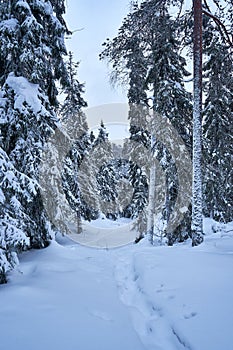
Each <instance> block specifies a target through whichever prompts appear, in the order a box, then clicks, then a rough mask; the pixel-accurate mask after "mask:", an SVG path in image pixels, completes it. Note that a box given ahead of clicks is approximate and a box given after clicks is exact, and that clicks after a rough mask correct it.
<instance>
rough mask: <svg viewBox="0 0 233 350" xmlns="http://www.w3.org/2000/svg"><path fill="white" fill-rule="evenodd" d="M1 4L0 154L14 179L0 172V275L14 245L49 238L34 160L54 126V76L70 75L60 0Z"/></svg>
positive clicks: (12, 261) (25, 245) (16, 248)
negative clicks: (1, 263)
mask: <svg viewBox="0 0 233 350" xmlns="http://www.w3.org/2000/svg"><path fill="white" fill-rule="evenodd" d="M1 10H2V11H1V22H0V63H1V64H0V85H1V92H0V126H1V148H2V153H1V156H2V159H4V162H5V165H4V167H5V169H7V168H8V169H10V170H9V174H10V173H12V181H13V184H15V185H14V186H12V185H11V184H10V181H9V183H8V184H7V185H6V183H7V182H6V178H5V177H2V175H1V182H2V184H5V185H6V186H5V188H4V191H5V192H4V191H3V192H4V197H2V198H3V199H2V201H1V209H2V210H1V227H3V226H4V229H3V231H1V235H2V236H1V238H2V239H1V246H0V248H1V252H2V251H4V252H5V253H4V256H5V257H6V259H7V261H8V263H7V264H8V265H7V264H6V260H5V263H4V264H5V265H4V266H3V267H2V266H1V273H2V275H1V276H2V277H1V278H2V280H5V279H6V272H7V270H9V267H12V266H14V265H15V263H16V260H17V259H16V257H15V253H17V251H19V250H20V249H25V248H42V247H45V246H47V245H48V243H49V240H50V239H51V234H52V233H51V227H50V223H49V221H48V219H47V215H46V213H45V210H44V207H43V201H42V197H41V194H40V191H39V184H38V180H39V164H40V159H41V155H42V152H43V149H44V146H45V143H46V140H47V139H48V137H49V136H50V134H51V132H52V131H53V130H54V129H55V128H56V123H57V117H56V114H55V112H54V108H55V107H56V106H57V104H58V103H57V88H56V81H59V82H60V83H61V84H62V85H63V86H65V85H68V84H69V81H68V79H67V70H66V66H65V64H64V62H63V55H64V54H66V49H65V44H64V34H65V33H66V32H67V28H66V25H65V22H64V20H63V18H62V16H63V14H64V10H65V8H64V1H60V2H50V1H46V2H42V1H36V0H32V1H27V0H20V1H19V0H18V1H17V0H12V1H6V2H1ZM7 163H8V165H7ZM13 174H14V178H13ZM16 184H17V185H16ZM7 223H8V224H7ZM2 225H3V226H2ZM7 266H8V267H7Z"/></svg>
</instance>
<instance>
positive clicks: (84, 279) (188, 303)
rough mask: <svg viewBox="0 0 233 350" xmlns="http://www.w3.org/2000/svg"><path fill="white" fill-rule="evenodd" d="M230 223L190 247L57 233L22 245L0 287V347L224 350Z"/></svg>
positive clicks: (228, 332)
mask: <svg viewBox="0 0 233 350" xmlns="http://www.w3.org/2000/svg"><path fill="white" fill-rule="evenodd" d="M209 226H211V225H209ZM209 226H208V227H209ZM208 230H209V229H208ZM232 230H233V227H232V225H228V226H227V227H225V228H224V229H223V228H218V227H215V231H217V232H215V233H213V234H209V235H208V236H206V239H205V243H204V244H202V245H201V246H199V247H196V248H192V247H191V245H190V242H187V243H185V244H182V245H176V246H174V247H166V246H164V247H150V246H149V245H148V244H147V242H145V241H144V242H141V243H140V244H138V245H134V244H129V245H127V246H124V247H121V248H115V249H95V248H90V247H85V246H81V245H79V244H77V243H75V242H74V241H72V240H70V239H69V238H67V237H59V238H58V240H57V242H52V243H51V245H50V246H49V247H48V248H47V249H45V250H41V251H32V252H26V253H24V254H23V255H22V257H21V263H20V266H19V268H18V270H17V271H14V272H13V273H12V274H11V275H10V280H9V284H7V285H2V286H0V310H1V311H0V324H1V327H0V349H2V350H5V349H7V350H16V349H17V350H32V349H33V350H42V349H43V350H50V349H51V350H52V349H54V350H131V349H132V350H143V349H146V350H182V349H190V350H220V349H222V350H232V349H233V331H232V329H233V328H232V325H233V298H232V296H233V278H232V275H233V232H232ZM209 231H210V230H209Z"/></svg>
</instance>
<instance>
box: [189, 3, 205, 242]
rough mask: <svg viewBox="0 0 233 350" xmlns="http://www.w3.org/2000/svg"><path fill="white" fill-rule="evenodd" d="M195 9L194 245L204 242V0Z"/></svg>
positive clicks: (194, 6) (196, 4) (195, 4)
mask: <svg viewBox="0 0 233 350" xmlns="http://www.w3.org/2000/svg"><path fill="white" fill-rule="evenodd" d="M193 9H194V52H193V56H194V87H193V88H194V104H193V190H192V192H193V193H192V228H191V230H192V245H193V246H196V245H198V244H200V243H202V242H203V217H202V207H203V205H202V0H193Z"/></svg>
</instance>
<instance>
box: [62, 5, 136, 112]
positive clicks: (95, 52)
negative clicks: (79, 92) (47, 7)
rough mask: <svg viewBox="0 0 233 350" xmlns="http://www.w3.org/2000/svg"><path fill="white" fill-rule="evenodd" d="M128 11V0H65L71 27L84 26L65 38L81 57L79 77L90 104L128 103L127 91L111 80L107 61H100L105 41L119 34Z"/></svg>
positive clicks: (73, 29) (75, 54)
mask: <svg viewBox="0 0 233 350" xmlns="http://www.w3.org/2000/svg"><path fill="white" fill-rule="evenodd" d="M128 11H129V0H118V1H109V0H98V1H96V0H66V15H65V19H66V22H67V25H68V27H69V29H70V30H71V31H75V30H77V29H81V30H80V31H77V32H75V33H74V34H73V36H72V38H70V39H68V40H66V45H67V49H68V51H72V52H73V53H74V58H75V60H76V61H80V66H79V71H78V79H79V80H80V82H84V83H85V90H86V92H85V98H86V99H87V102H88V105H89V107H95V106H99V105H102V104H108V103H125V102H127V100H126V91H123V89H122V88H113V87H112V86H111V85H110V83H109V72H110V70H109V69H108V67H107V62H106V61H99V58H98V56H99V54H100V52H101V50H102V43H103V42H104V41H105V40H106V38H108V37H109V38H110V39H112V38H113V37H114V36H116V34H117V31H118V28H119V27H120V25H121V22H122V20H123V18H124V17H125V15H126V14H127V13H128Z"/></svg>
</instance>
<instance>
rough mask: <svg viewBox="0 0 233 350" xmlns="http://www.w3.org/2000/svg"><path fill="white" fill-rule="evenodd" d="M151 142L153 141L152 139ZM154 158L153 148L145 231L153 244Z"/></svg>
mask: <svg viewBox="0 0 233 350" xmlns="http://www.w3.org/2000/svg"><path fill="white" fill-rule="evenodd" d="M152 142H153V141H152ZM155 171H156V168H155V158H154V154H153V150H152V152H151V167H150V184H149V200H148V214H147V215H148V216H147V233H148V234H149V241H150V243H151V244H152V245H153V244H154V215H155V184H156V174H155Z"/></svg>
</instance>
